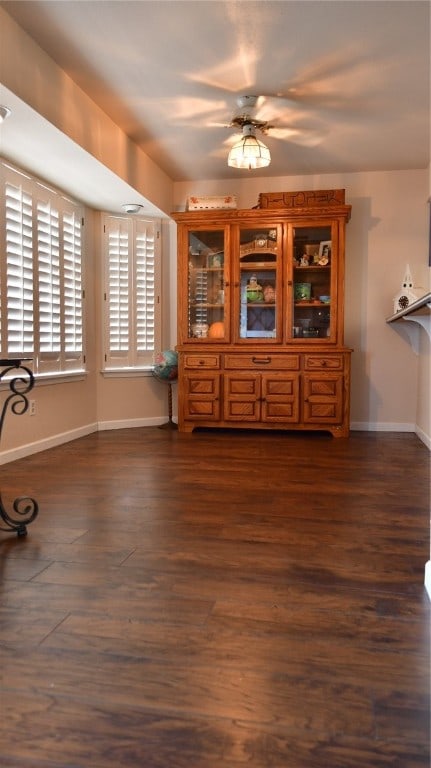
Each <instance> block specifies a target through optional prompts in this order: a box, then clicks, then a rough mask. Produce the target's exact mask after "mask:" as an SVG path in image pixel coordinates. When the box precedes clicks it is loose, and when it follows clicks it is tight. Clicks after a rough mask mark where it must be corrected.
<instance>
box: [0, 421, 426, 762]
mask: <svg viewBox="0 0 431 768" xmlns="http://www.w3.org/2000/svg"><path fill="white" fill-rule="evenodd" d="M0 487H1V488H2V493H3V497H4V500H5V501H6V502H8V501H9V500H10V499H11V498H15V496H17V495H20V494H21V493H24V492H25V493H29V494H30V495H33V496H34V497H35V498H36V499H37V500H38V501H39V504H40V514H39V517H38V518H37V520H36V521H35V522H34V523H33V524H32V525H30V526H29V529H28V536H27V537H26V538H25V539H18V538H17V537H16V536H13V535H10V534H6V533H2V534H0V555H1V558H2V565H1V569H2V571H1V572H2V583H1V589H2V599H1V611H0V618H1V658H0V663H1V674H2V692H1V708H2V709H1V720H0V764H1V766H3V767H4V768H16V767H18V768H119V766H124V767H126V768H128V767H129V766H133V768H246V767H247V768H387V767H388V766H390V767H391V768H428V767H429V687H430V676H429V618H430V605H431V604H430V601H429V599H428V597H427V595H426V593H425V590H424V587H423V578H424V566H425V562H426V561H427V560H428V559H429V452H428V450H427V448H426V447H425V446H424V445H423V444H422V443H421V442H420V441H419V439H418V438H416V436H414V435H410V434H388V433H385V434H383V433H379V434H375V433H367V434H365V433H353V434H352V436H351V437H350V439H348V440H336V439H333V438H332V437H330V436H329V435H324V434H314V435H313V434H311V435H307V434H305V433H296V434H295V433H268V432H259V433H254V432H228V431H214V432H210V431H202V432H195V433H194V434H193V435H182V434H178V433H177V432H173V431H169V430H162V429H157V428H149V429H134V430H132V429H130V430H121V431H113V432H102V433H99V434H95V435H91V436H89V437H86V438H83V439H80V440H77V441H75V442H73V443H68V444H66V445H64V446H61V447H59V448H55V449H53V450H49V451H45V452H44V453H40V454H37V455H34V456H32V457H29V458H27V459H22V460H20V461H16V462H14V463H12V464H8V465H4V466H3V467H1V468H0Z"/></svg>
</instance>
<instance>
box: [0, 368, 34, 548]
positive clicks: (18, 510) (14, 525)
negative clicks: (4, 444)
mask: <svg viewBox="0 0 431 768" xmlns="http://www.w3.org/2000/svg"><path fill="white" fill-rule="evenodd" d="M29 360H31V358H12V359H6V360H2V359H0V368H2V369H3V370H0V383H1V382H2V379H5V378H6V377H7V376H8V374H11V372H12V371H14V370H15V369H16V371H17V373H16V375H13V376H12V377H11V378H7V379H6V381H7V383H8V385H9V390H10V393H11V394H10V395H8V396H7V397H6V400H5V401H4V403H3V407H2V410H1V414H0V440H1V434H2V430H3V425H4V421H5V417H6V412H7V410H8V408H9V407H10V410H11V411H12V413H14V414H15V415H16V416H21V415H22V414H23V413H25V412H26V411H27V409H28V398H27V395H28V393H29V392H31V390H32V389H33V387H34V376H33V372H32V371H31V370H30V368H27V366H26V365H23V363H25V362H28V361H29ZM12 506H13V509H14V512H15V516H13V515H12V514H9V513H8V512H7V511H6V509H5V506H4V504H3V500H2V497H1V494H0V519H1V520H2V521H3V523H4V526H3V525H0V531H7V532H8V533H16V534H17V535H18V536H27V525H29V524H30V523H32V522H33V520H34V519H35V518H36V517H37V515H38V512H39V507H38V504H37V502H36V501H35V500H34V499H32V498H30V496H18V498H16V499H15V501H14V502H13V504H12ZM16 515H18V517H16Z"/></svg>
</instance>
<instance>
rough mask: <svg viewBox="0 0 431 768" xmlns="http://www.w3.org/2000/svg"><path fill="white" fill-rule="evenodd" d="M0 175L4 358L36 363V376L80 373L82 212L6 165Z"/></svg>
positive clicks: (0, 292)
mask: <svg viewBox="0 0 431 768" xmlns="http://www.w3.org/2000/svg"><path fill="white" fill-rule="evenodd" d="M0 172H1V175H0V179H1V190H0V192H1V197H0V201H1V213H0V219H1V221H0V223H1V224H4V227H2V229H4V233H5V234H4V245H5V248H4V250H5V258H4V259H2V263H1V265H0V319H1V324H0V354H1V355H2V356H3V357H6V356H7V355H9V356H11V355H15V356H17V357H18V356H25V357H32V358H33V370H34V372H35V373H56V372H58V373H59V372H62V371H71V370H82V369H83V366H84V353H83V286H82V244H81V237H82V235H81V225H82V220H83V219H82V206H81V205H79V204H77V203H75V202H74V201H71V200H68V199H66V198H65V197H64V196H63V195H61V194H60V193H59V192H56V191H55V190H52V189H49V188H47V187H46V186H44V185H43V184H42V183H40V182H37V181H35V180H32V179H31V178H30V177H28V176H27V175H26V174H23V173H21V172H20V171H18V170H17V169H14V168H11V167H10V166H9V165H7V164H6V163H0Z"/></svg>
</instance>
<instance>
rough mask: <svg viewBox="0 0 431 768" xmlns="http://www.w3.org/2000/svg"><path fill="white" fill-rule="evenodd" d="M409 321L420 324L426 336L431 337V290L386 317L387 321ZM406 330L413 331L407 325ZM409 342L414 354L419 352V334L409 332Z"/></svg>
mask: <svg viewBox="0 0 431 768" xmlns="http://www.w3.org/2000/svg"><path fill="white" fill-rule="evenodd" d="M406 320H408V321H410V322H413V323H416V325H419V326H422V328H423V329H424V330H425V331H426V333H427V334H428V338H429V339H431V292H430V293H426V294H425V296H422V298H420V299H418V300H417V301H414V302H413V304H410V306H408V307H406V309H401V310H400V311H399V312H395V314H394V315H391V316H390V317H387V318H386V322H387V323H397V322H399V321H406ZM406 330H407V331H413V330H416V329H413V328H412V327H410V328H409V327H407V326H406ZM409 338H410V342H411V344H412V347H413V349H414V351H415V352H416V354H418V353H419V334H418V333H416V334H414V333H413V334H412V333H409Z"/></svg>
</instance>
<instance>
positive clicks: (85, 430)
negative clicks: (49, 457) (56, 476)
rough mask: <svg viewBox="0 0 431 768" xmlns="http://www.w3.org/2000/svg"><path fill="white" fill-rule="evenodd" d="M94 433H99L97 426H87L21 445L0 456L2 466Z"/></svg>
mask: <svg viewBox="0 0 431 768" xmlns="http://www.w3.org/2000/svg"><path fill="white" fill-rule="evenodd" d="M92 432H97V424H87V425H86V426H84V427H79V428H78V429H71V430H70V431H69V432H61V433H60V434H58V435H53V436H52V437H47V438H44V439H43V440H37V441H36V442H34V443H27V444H26V445H20V447H19V448H12V449H11V450H10V451H3V452H2V453H1V454H0V464H9V462H11V461H16V460H17V459H25V458H26V456H31V455H32V454H33V453H40V452H41V451H47V450H48V448H55V447H56V446H57V445H63V443H70V442H71V441H72V440H78V438H80V437H85V436H86V435H91V434H92Z"/></svg>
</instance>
